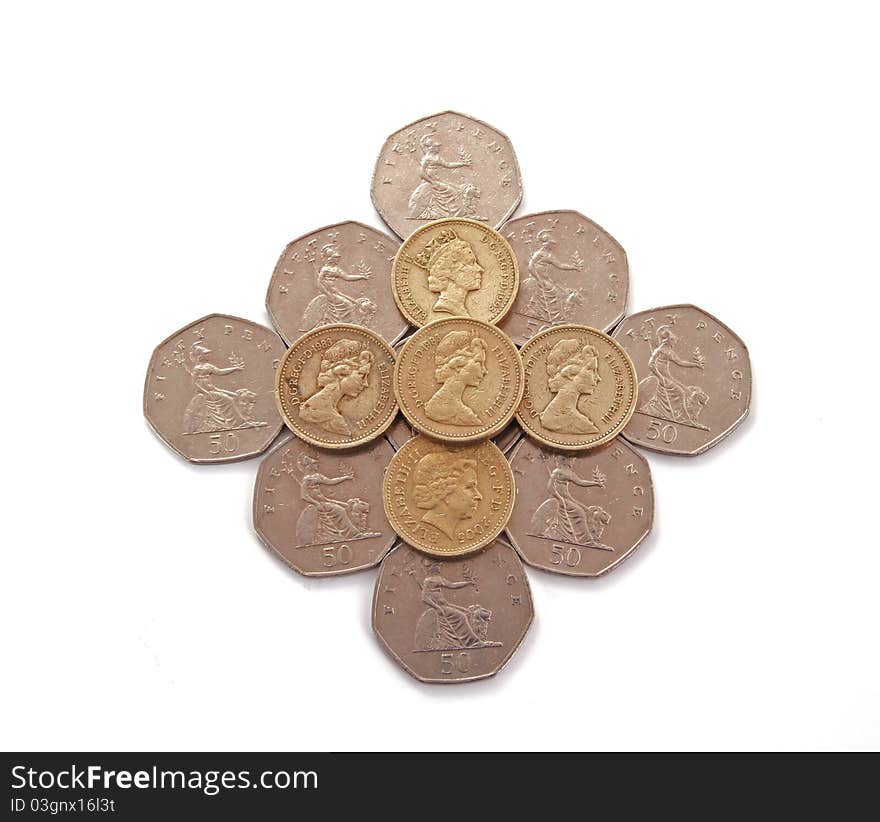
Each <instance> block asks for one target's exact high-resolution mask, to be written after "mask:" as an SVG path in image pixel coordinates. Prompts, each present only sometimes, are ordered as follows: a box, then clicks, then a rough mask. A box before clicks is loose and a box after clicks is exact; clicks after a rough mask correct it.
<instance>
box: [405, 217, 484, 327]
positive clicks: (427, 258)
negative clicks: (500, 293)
mask: <svg viewBox="0 0 880 822" xmlns="http://www.w3.org/2000/svg"><path fill="white" fill-rule="evenodd" d="M417 262H419V264H420V265H423V266H424V268H425V269H426V270H427V272H428V288H429V289H430V290H431V291H432V292H434V293H435V294H439V295H440V296H439V297H438V298H437V301H436V302H435V303H434V306H433V310H434V311H436V312H437V313H438V314H451V315H453V316H455V317H469V316H470V312H469V311H468V309H467V306H466V305H465V301H466V299H467V296H468V293H469V292H471V291H476V290H477V289H478V288H479V287H480V286H481V285H482V284H483V267H482V266H481V265H480V264H479V262H478V261H477V255H476V253H475V252H474V249H473V248H472V247H471V245H470V243H468V242H467V241H466V240H462V239H460V238H459V237H458V235H457V234H456V233H455V232H454V231H453V230H452V229H444V230H443V231H441V232H440V234H438V235H437V237H435V238H434V239H433V240H431V242H430V243H428V245H427V246H426V247H425V249H424V251H423V252H422V254H421V255H420V257H419V258H417Z"/></svg>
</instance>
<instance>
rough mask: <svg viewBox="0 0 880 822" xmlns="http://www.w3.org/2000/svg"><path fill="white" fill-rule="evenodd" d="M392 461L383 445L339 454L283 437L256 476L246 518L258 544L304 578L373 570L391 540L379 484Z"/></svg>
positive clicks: (373, 444) (394, 537) (393, 537)
mask: <svg viewBox="0 0 880 822" xmlns="http://www.w3.org/2000/svg"><path fill="white" fill-rule="evenodd" d="M393 455H394V450H393V449H392V448H391V446H390V445H389V444H388V442H386V441H385V440H384V439H377V440H374V441H373V442H371V443H369V444H367V445H364V446H361V447H360V448H357V449H354V450H352V451H347V452H345V453H340V452H338V451H335V452H328V451H322V450H320V449H318V448H315V447H313V446H311V445H308V444H307V443H304V442H302V440H299V439H296V438H294V437H292V436H288V437H286V438H285V439H284V440H283V441H281V442H280V443H279V444H278V445H276V446H275V447H274V448H273V449H272V450H271V451H270V452H269V453H268V454H266V456H265V457H264V458H263V461H262V462H261V463H260V470H259V471H258V472H257V479H256V483H255V485H254V506H253V516H254V528H255V529H256V532H257V534H258V535H259V537H260V539H261V540H262V541H263V543H265V545H266V546H267V547H268V548H270V549H271V550H272V551H274V552H275V553H276V554H277V555H278V556H279V557H281V559H282V560H284V562H286V563H287V564H288V565H289V566H290V567H291V568H293V569H294V570H296V571H299V572H300V573H301V574H305V575H306V576H315V577H323V576H332V575H335V574H345V573H348V572H350V571H359V570H360V569H362V568H370V567H371V566H373V565H377V564H378V563H379V562H380V561H381V559H382V557H384V556H385V554H386V553H387V552H388V551H389V550H390V548H391V546H392V545H394V543H395V541H396V540H397V535H396V534H395V533H394V529H393V528H392V527H391V526H390V525H389V524H388V520H387V519H386V518H385V512H384V510H383V507H382V485H381V482H379V481H378V478H379V477H380V476H381V474H382V471H383V470H384V468H385V466H386V465H387V464H388V462H389V460H390V459H391V457H392V456H393Z"/></svg>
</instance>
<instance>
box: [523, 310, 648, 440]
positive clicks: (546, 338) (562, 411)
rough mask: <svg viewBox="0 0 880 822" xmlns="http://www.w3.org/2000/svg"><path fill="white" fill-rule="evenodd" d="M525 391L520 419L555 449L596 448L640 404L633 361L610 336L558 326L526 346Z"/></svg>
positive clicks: (525, 427)
mask: <svg viewBox="0 0 880 822" xmlns="http://www.w3.org/2000/svg"><path fill="white" fill-rule="evenodd" d="M520 355H521V356H522V361H523V369H524V371H525V391H524V393H523V399H522V403H520V407H519V411H517V414H516V418H517V420H518V422H519V424H520V425H521V426H522V428H523V430H524V431H525V432H526V434H528V435H529V436H530V437H532V438H533V439H535V440H537V441H538V442H540V443H543V444H544V445H547V446H550V447H551V448H561V449H564V450H570V451H575V450H582V449H586V448H595V447H596V446H597V445H601V444H602V443H603V442H608V440H610V439H612V438H614V437H615V436H617V435H618V434H619V433H620V432H621V431H622V430H623V427H624V426H625V425H626V424H627V422H629V418H630V417H631V416H632V414H633V411H634V410H635V407H636V395H637V390H638V381H637V380H636V371H635V368H634V367H633V364H632V360H630V358H629V356H627V353H626V351H624V350H623V348H622V347H621V346H620V345H619V344H618V343H617V342H616V341H615V340H613V339H611V337H609V336H608V335H607V334H603V333H602V332H601V331H597V330H596V329H595V328H590V327H588V326H586V325H558V326H554V327H553V328H550V329H548V330H547V331H544V332H542V333H540V334H538V335H537V336H535V337H532V339H531V340H529V341H528V342H527V343H526V344H525V345H524V346H523V347H522V349H521V350H520Z"/></svg>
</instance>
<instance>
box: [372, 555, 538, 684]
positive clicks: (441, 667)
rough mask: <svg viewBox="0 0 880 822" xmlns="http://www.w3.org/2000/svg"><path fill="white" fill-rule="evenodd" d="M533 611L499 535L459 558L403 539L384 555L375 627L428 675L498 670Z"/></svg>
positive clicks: (408, 664) (413, 668)
mask: <svg viewBox="0 0 880 822" xmlns="http://www.w3.org/2000/svg"><path fill="white" fill-rule="evenodd" d="M533 616H534V609H533V607H532V596H531V592H530V590H529V583H528V580H527V579H526V574H525V569H524V568H523V566H522V563H521V562H520V560H519V557H518V556H517V555H516V552H515V551H514V550H513V548H511V547H510V546H509V545H507V544H506V543H505V542H502V541H500V540H496V541H495V542H492V543H491V544H490V545H488V546H487V547H486V548H485V549H484V550H482V551H481V552H480V553H478V554H470V555H468V556H463V557H458V558H454V559H453V558H437V557H428V556H425V555H424V554H421V553H419V552H418V551H416V550H414V549H412V548H410V547H409V546H408V545H406V544H402V545H400V547H398V548H395V549H394V550H393V551H392V552H391V553H390V554H388V556H386V557H385V559H384V560H383V561H382V567H381V568H380V570H379V576H378V578H377V579H376V588H375V591H374V594H373V630H375V632H376V635H377V636H378V637H379V639H380V641H381V642H382V644H383V645H384V646H385V647H386V648H387V649H388V651H389V652H390V653H391V656H393V657H394V658H395V659H396V660H397V661H398V662H399V663H400V664H401V665H402V666H403V667H404V669H405V670H406V671H407V672H408V673H410V674H412V675H413V676H414V677H415V678H416V679H420V680H421V681H422V682H472V681H473V680H475V679H484V678H485V677H487V676H492V675H493V674H496V673H498V671H500V670H501V668H502V667H503V666H504V665H505V663H506V662H507V661H508V660H509V659H510V657H511V656H512V655H513V653H514V651H516V649H517V648H518V647H519V644H520V643H521V642H522V639H523V637H524V636H525V634H526V631H528V629H529V626H530V625H531V623H532V617H533Z"/></svg>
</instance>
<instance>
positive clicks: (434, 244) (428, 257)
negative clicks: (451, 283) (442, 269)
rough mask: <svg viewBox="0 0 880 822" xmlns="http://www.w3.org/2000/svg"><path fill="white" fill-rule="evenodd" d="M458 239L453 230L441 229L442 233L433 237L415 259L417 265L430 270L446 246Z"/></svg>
mask: <svg viewBox="0 0 880 822" xmlns="http://www.w3.org/2000/svg"><path fill="white" fill-rule="evenodd" d="M457 239H458V236H457V235H456V233H455V232H454V231H453V230H452V229H451V228H444V229H441V230H440V233H439V234H437V236H436V237H432V238H431V240H430V242H428V243H427V244H426V245H425V247H424V248H423V249H422V250H421V251H420V252H419V253H418V254H416V255H415V257H413V260H414V261H415V264H416V265H417V266H419V267H420V268H430V267H431V264H432V263H433V262H434V260H436V259H437V256H438V255H439V254H440V252H441V251H442V250H443V248H444V247H445V246H446V244H447V243H451V242H452V241H453V240H457Z"/></svg>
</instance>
